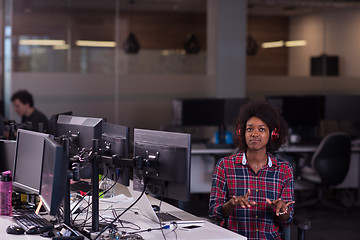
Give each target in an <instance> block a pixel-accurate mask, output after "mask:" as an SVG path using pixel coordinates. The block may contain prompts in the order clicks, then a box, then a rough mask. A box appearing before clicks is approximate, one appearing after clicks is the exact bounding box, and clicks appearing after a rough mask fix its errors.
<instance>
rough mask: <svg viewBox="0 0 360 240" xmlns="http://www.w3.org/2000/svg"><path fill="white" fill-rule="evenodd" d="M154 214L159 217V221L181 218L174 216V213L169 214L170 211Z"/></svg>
mask: <svg viewBox="0 0 360 240" xmlns="http://www.w3.org/2000/svg"><path fill="white" fill-rule="evenodd" d="M156 216H157V217H158V218H159V220H160V221H161V222H170V221H179V220H181V219H180V218H178V217H175V216H174V215H171V214H170V213H167V212H159V213H156Z"/></svg>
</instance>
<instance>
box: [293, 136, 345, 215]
mask: <svg viewBox="0 0 360 240" xmlns="http://www.w3.org/2000/svg"><path fill="white" fill-rule="evenodd" d="M350 153H351V141H350V137H349V136H348V135H347V134H346V133H342V132H336V133H331V134H329V135H327V136H326V137H325V138H324V139H323V140H322V141H321V143H320V145H319V147H318V148H317V150H316V151H315V153H314V155H313V157H312V159H311V167H303V168H302V169H300V174H299V175H300V177H301V179H303V180H305V181H307V182H311V183H314V184H316V188H317V198H315V199H312V200H309V201H306V202H300V203H299V202H297V203H296V204H295V207H296V208H300V207H306V206H315V205H321V204H323V205H327V206H329V207H332V208H336V209H339V210H341V211H343V212H345V211H346V208H345V207H342V206H340V205H339V203H336V204H335V203H332V202H331V201H329V200H327V199H325V198H324V197H323V190H324V189H325V188H329V187H331V186H336V185H338V184H340V183H342V182H343V181H344V179H345V177H346V175H347V173H348V170H349V165H350Z"/></svg>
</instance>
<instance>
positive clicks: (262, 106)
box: [234, 101, 288, 152]
mask: <svg viewBox="0 0 360 240" xmlns="http://www.w3.org/2000/svg"><path fill="white" fill-rule="evenodd" d="M252 117H257V118H259V119H261V120H262V121H263V122H264V123H265V124H266V125H267V126H268V128H269V131H270V138H269V141H268V144H267V146H266V150H267V151H268V152H274V151H276V150H278V149H279V148H280V147H281V145H283V144H284V143H285V142H286V139H287V136H288V124H287V122H286V120H285V119H284V118H283V117H282V116H281V115H280V113H279V111H278V110H277V109H275V108H274V107H273V106H272V105H270V104H269V103H267V102H265V101H250V102H248V103H246V104H245V105H243V106H242V107H241V109H240V114H239V116H238V118H237V120H236V122H235V134H234V136H235V139H234V140H235V141H234V142H235V145H236V146H237V147H238V148H239V149H240V150H243V151H246V150H247V145H246V141H245V129H246V123H247V121H248V120H249V119H250V118H252ZM275 128H276V129H277V131H278V138H277V139H275V140H271V132H272V131H274V129H275Z"/></svg>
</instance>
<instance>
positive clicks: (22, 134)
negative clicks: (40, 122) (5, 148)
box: [13, 129, 49, 194]
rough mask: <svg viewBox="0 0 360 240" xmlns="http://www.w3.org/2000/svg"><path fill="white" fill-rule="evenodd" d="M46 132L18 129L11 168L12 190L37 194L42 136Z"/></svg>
mask: <svg viewBox="0 0 360 240" xmlns="http://www.w3.org/2000/svg"><path fill="white" fill-rule="evenodd" d="M45 137H49V135H48V134H44V133H38V132H33V131H29V130H23V129H19V130H18V132H17V139H16V150H15V162H14V169H13V171H14V172H13V187H14V190H17V191H20V192H24V193H29V194H39V193H40V184H41V166H42V161H43V150H44V138H45Z"/></svg>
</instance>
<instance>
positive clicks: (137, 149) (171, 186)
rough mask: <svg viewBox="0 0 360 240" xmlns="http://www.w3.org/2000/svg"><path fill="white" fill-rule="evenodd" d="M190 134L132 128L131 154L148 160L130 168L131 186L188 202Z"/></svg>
mask: <svg viewBox="0 0 360 240" xmlns="http://www.w3.org/2000/svg"><path fill="white" fill-rule="evenodd" d="M190 144H191V141H190V134H184V133H173V132H163V131H152V130H143V129H135V130H134V156H135V157H136V158H138V157H141V158H143V159H147V160H149V161H150V162H151V164H150V166H144V167H143V168H142V169H139V168H138V166H137V167H136V168H135V169H134V175H133V180H134V189H135V190H138V191H142V190H143V183H144V181H146V182H147V192H151V193H153V194H155V195H157V196H162V197H166V198H171V199H176V200H182V201H188V200H189V196H190V162H191V160H190Z"/></svg>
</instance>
